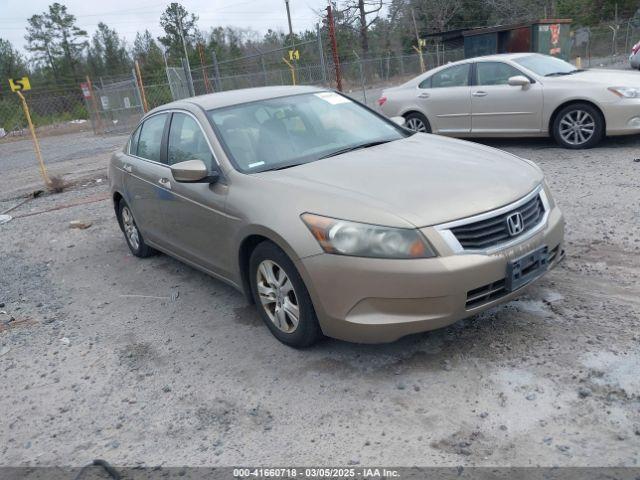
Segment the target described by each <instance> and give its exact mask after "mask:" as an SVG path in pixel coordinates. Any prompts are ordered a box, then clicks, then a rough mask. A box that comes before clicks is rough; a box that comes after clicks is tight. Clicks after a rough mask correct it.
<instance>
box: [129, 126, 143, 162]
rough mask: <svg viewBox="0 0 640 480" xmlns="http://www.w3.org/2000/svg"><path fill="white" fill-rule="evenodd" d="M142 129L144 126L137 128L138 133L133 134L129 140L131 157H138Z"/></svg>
mask: <svg viewBox="0 0 640 480" xmlns="http://www.w3.org/2000/svg"><path fill="white" fill-rule="evenodd" d="M141 129H142V125H141V126H139V127H138V128H136V131H135V132H133V134H132V135H131V138H130V139H129V153H130V154H131V155H136V152H137V150H138V138H139V137H140V130H141Z"/></svg>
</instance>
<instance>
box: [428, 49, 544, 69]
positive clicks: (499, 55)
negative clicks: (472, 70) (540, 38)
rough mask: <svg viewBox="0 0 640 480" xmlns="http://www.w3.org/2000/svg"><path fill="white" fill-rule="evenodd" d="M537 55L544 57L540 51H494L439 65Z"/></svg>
mask: <svg viewBox="0 0 640 480" xmlns="http://www.w3.org/2000/svg"><path fill="white" fill-rule="evenodd" d="M532 55H535V56H538V57H544V56H546V55H542V54H540V53H536V52H516V53H496V54H493V55H482V56H480V57H471V58H465V59H463V60H458V61H456V62H451V63H446V64H444V65H441V66H443V67H446V66H448V65H456V64H458V63H470V62H477V61H481V62H482V61H489V60H513V59H515V58H521V57H528V56H532Z"/></svg>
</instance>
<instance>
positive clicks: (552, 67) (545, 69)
mask: <svg viewBox="0 0 640 480" xmlns="http://www.w3.org/2000/svg"><path fill="white" fill-rule="evenodd" d="M513 61H514V62H516V63H517V64H520V65H522V66H523V67H524V68H527V69H529V70H531V71H532V72H534V73H537V74H538V75H541V76H543V77H549V76H552V75H569V74H571V73H574V72H577V71H578V69H577V68H576V67H574V66H573V65H571V64H570V63H568V62H565V61H564V60H561V59H559V58H554V57H548V56H546V55H528V56H526V57H520V58H516V59H514V60H513Z"/></svg>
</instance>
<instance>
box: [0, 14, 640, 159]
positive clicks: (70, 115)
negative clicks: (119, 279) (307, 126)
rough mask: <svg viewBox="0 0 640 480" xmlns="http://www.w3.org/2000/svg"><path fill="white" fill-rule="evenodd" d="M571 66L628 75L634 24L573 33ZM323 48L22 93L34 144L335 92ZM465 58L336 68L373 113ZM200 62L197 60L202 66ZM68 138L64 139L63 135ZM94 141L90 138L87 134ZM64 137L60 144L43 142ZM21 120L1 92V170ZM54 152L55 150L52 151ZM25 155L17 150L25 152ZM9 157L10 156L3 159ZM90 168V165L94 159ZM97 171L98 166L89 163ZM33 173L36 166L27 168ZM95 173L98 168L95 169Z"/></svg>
mask: <svg viewBox="0 0 640 480" xmlns="http://www.w3.org/2000/svg"><path fill="white" fill-rule="evenodd" d="M571 40H572V48H571V59H572V61H573V62H576V60H577V58H578V57H580V63H581V65H582V67H608V68H628V55H629V52H630V50H631V47H632V46H633V45H634V44H635V43H637V42H638V41H640V19H632V20H629V21H624V22H610V23H604V24H602V25H599V26H595V27H580V26H574V27H573V28H572V32H571ZM324 45H326V42H324V41H322V42H319V41H318V40H317V39H314V40H310V41H307V42H302V43H300V44H298V45H296V47H295V48H296V49H297V50H298V51H299V52H300V58H293V59H290V58H289V50H291V47H290V46H285V47H282V48H275V49H274V50H272V51H269V52H256V53H255V54H251V55H247V56H246V57H242V58H240V59H235V60H229V61H225V62H218V61H217V59H216V58H215V55H214V56H213V57H212V58H211V59H210V62H209V64H204V65H200V66H192V68H191V69H190V70H188V69H187V68H185V65H182V66H177V67H176V66H173V67H168V68H167V70H166V80H165V81H158V80H157V79H156V80H154V82H153V83H151V82H149V83H147V81H145V78H142V79H141V80H142V81H141V82H139V81H138V79H137V78H136V75H135V73H133V72H132V73H131V74H130V75H120V76H112V77H109V78H103V79H99V81H98V82H96V83H97V84H96V83H94V84H93V85H92V88H91V89H90V90H91V91H90V95H86V92H84V93H83V90H82V89H81V88H80V85H77V86H76V85H73V86H71V85H70V86H66V87H62V86H61V87H59V88H55V89H38V88H37V85H33V90H30V91H26V92H24V96H25V98H26V101H27V103H28V105H29V108H30V111H31V116H32V119H33V123H34V126H35V130H36V133H37V135H38V137H41V138H43V139H44V140H43V142H42V143H43V146H42V153H43V157H44V161H45V163H46V162H48V161H61V160H63V159H65V158H81V157H82V155H89V157H87V158H97V157H96V155H97V154H99V153H104V152H105V151H106V150H108V149H109V148H113V146H116V145H119V144H121V143H124V140H125V138H126V136H125V135H126V134H127V133H128V132H130V131H131V130H132V129H133V126H134V125H135V124H136V123H137V122H138V121H139V120H140V118H141V117H142V116H143V115H144V112H145V109H147V110H150V109H153V108H155V107H158V106H160V105H163V104H166V103H168V102H171V101H173V100H178V99H182V98H187V97H190V96H192V95H193V94H195V95H202V94H206V93H212V92H220V91H226V90H235V89H239V88H251V87H261V86H270V85H292V84H294V83H295V84H298V85H317V86H324V87H329V88H335V87H336V66H335V65H334V64H333V62H332V61H331V54H330V52H329V51H325V50H324V49H323V47H324ZM462 58H464V51H463V49H462V48H455V49H443V48H442V45H440V46H439V48H438V49H437V50H436V49H435V47H429V48H427V49H425V50H424V51H423V54H422V62H421V61H420V56H419V55H418V54H408V55H400V54H392V53H388V54H386V55H383V56H377V57H374V58H360V57H358V55H357V53H356V52H352V53H351V54H350V55H347V56H344V57H343V58H341V61H340V70H341V73H342V85H343V91H344V92H345V93H346V94H347V95H350V96H351V97H353V98H355V99H357V100H360V101H363V102H365V103H367V104H368V105H370V106H374V105H375V102H376V100H377V99H378V98H379V96H380V93H381V92H382V90H383V89H384V88H386V87H389V86H392V85H398V84H401V83H403V82H405V81H407V80H409V79H410V78H412V77H414V76H416V75H418V74H420V73H421V72H422V68H423V65H424V67H425V68H426V69H431V68H434V67H436V66H439V65H442V64H445V63H448V62H453V61H457V60H460V59H462ZM203 63H205V62H204V60H203ZM67 134H68V135H67ZM92 134H95V135H92ZM59 135H65V137H63V138H64V142H54V141H52V140H50V138H51V137H52V136H59ZM29 138H30V137H29V130H28V128H27V120H26V117H25V115H24V111H23V109H22V106H21V103H20V101H19V99H18V98H17V95H15V94H13V93H10V92H6V91H5V92H0V167H2V166H3V165H6V162H5V160H7V159H8V161H9V163H10V162H11V161H12V159H11V158H10V156H11V155H13V154H12V153H11V152H13V151H14V150H11V148H5V147H4V145H5V144H10V143H11V142H13V141H15V140H18V141H19V140H21V139H22V140H25V139H29ZM53 145H57V146H55V147H54V146H53ZM28 150H29V148H27V149H25V148H22V151H28ZM7 152H9V153H7ZM96 161H97V160H96ZM96 165H97V163H96ZM33 166H34V171H35V168H36V163H35V162H34V163H33ZM101 168H102V167H101Z"/></svg>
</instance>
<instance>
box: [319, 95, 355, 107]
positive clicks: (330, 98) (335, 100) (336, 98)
mask: <svg viewBox="0 0 640 480" xmlns="http://www.w3.org/2000/svg"><path fill="white" fill-rule="evenodd" d="M315 96H316V97H318V98H321V99H322V100H324V101H325V102H329V103H330V104H331V105H338V104H340V103H351V100H349V99H348V98H347V97H343V96H342V95H338V94H337V93H335V92H320V93H316V94H315Z"/></svg>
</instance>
